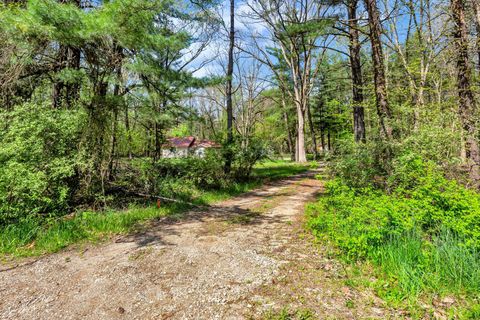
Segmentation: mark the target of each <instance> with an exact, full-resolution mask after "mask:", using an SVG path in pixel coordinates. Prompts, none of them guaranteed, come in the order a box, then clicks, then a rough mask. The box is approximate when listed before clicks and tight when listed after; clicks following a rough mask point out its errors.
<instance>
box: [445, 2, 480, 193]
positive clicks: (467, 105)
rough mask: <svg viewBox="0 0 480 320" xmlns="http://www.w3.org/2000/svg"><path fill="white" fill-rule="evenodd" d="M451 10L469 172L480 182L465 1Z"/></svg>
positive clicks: (461, 117) (474, 179)
mask: <svg viewBox="0 0 480 320" xmlns="http://www.w3.org/2000/svg"><path fill="white" fill-rule="evenodd" d="M451 10H452V16H453V21H454V23H455V32H454V36H455V44H456V52H457V88H458V96H459V115H460V120H461V122H462V127H463V132H464V138H465V152H466V158H467V159H466V160H467V165H468V171H469V175H470V179H471V180H472V182H473V183H474V184H475V185H476V186H478V183H479V181H480V171H479V166H480V152H479V146H478V141H477V128H476V125H475V119H474V117H475V114H476V105H475V99H474V95H473V91H472V87H471V77H472V70H471V65H470V59H469V56H468V31H467V25H466V22H465V0H452V1H451Z"/></svg>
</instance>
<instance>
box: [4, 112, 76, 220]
mask: <svg viewBox="0 0 480 320" xmlns="http://www.w3.org/2000/svg"><path fill="white" fill-rule="evenodd" d="M81 119H82V114H81V113H79V112H76V111H72V110H68V111H67V110H54V109H51V108H47V107H45V106H39V105H34V104H26V105H24V106H22V107H17V108H15V110H14V111H11V112H7V113H2V115H1V118H0V123H2V124H3V126H2V128H0V144H1V145H2V147H1V148H0V224H6V223H8V222H9V221H15V220H18V219H19V218H22V217H26V216H28V215H32V214H47V213H48V214H63V213H64V212H65V211H66V210H67V209H68V207H69V204H70V203H69V202H70V198H71V196H72V192H73V190H74V188H75V185H76V183H75V182H74V179H73V177H74V175H75V166H76V150H77V148H76V147H77V138H78V137H79V132H78V130H79V123H81Z"/></svg>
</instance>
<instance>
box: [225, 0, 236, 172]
mask: <svg viewBox="0 0 480 320" xmlns="http://www.w3.org/2000/svg"><path fill="white" fill-rule="evenodd" d="M229 39H230V44H229V47H228V65H227V87H226V96H227V97H226V98H227V146H228V147H227V152H226V154H225V173H230V171H231V167H232V158H233V154H232V152H231V150H230V147H231V144H232V143H233V101H232V95H233V92H232V90H233V84H232V82H233V79H232V77H233V48H234V46H235V0H230V34H229Z"/></svg>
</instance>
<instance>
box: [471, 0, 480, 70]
mask: <svg viewBox="0 0 480 320" xmlns="http://www.w3.org/2000/svg"><path fill="white" fill-rule="evenodd" d="M472 2H473V8H474V9H475V27H476V31H477V59H478V61H477V70H478V72H480V2H479V1H478V0H473V1H472Z"/></svg>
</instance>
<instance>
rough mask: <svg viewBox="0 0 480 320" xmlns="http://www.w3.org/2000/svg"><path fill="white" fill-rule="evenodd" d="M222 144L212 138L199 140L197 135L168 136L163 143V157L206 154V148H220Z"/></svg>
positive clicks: (201, 155)
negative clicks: (211, 139)
mask: <svg viewBox="0 0 480 320" xmlns="http://www.w3.org/2000/svg"><path fill="white" fill-rule="evenodd" d="M219 147H220V145H218V144H217V143H215V142H213V141H210V140H197V139H196V138H195V137H183V138H177V137H175V138H168V139H167V142H166V143H165V144H164V145H163V149H162V157H164V158H179V157H187V156H189V155H195V156H198V157H200V158H203V157H204V156H205V152H206V149H209V148H219Z"/></svg>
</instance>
